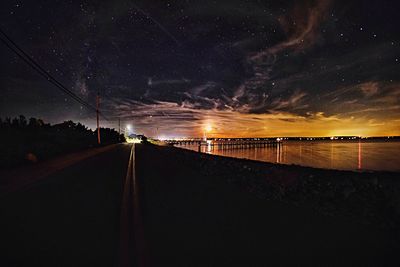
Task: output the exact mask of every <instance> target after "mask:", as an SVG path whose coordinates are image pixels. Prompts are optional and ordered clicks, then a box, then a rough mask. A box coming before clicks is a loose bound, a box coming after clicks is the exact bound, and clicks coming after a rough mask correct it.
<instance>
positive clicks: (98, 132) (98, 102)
mask: <svg viewBox="0 0 400 267" xmlns="http://www.w3.org/2000/svg"><path fill="white" fill-rule="evenodd" d="M99 105H100V97H99V93H97V96H96V115H97V143H98V144H99V145H100V144H101V141H100V126H99Z"/></svg>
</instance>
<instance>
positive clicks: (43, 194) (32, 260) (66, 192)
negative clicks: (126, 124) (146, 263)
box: [0, 145, 131, 266]
mask: <svg viewBox="0 0 400 267" xmlns="http://www.w3.org/2000/svg"><path fill="white" fill-rule="evenodd" d="M130 148H131V145H118V146H116V147H115V148H113V149H112V150H109V151H107V152H104V153H100V154H98V155H95V156H92V157H90V158H87V159H85V160H82V161H80V162H78V163H76V164H73V165H72V166H69V167H67V168H64V169H62V170H59V171H58V172H56V173H54V174H52V175H51V176H48V177H47V178H45V179H43V180H41V181H40V182H36V183H35V184H33V185H30V186H29V187H26V188H24V189H23V190H19V191H17V192H14V193H12V194H8V195H6V196H3V197H2V198H0V214H1V216H0V266H116V263H117V259H118V248H119V246H118V242H119V235H120V233H119V228H120V207H121V192H122V188H123V180H124V179H125V176H126V172H127V165H128V160H129V153H130Z"/></svg>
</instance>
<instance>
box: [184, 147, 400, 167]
mask: <svg viewBox="0 0 400 267" xmlns="http://www.w3.org/2000/svg"><path fill="white" fill-rule="evenodd" d="M181 147H182V148H187V149H191V150H196V151H198V146H194V145H192V146H181ZM201 152H205V153H210V154H214V155H221V156H229V157H236V158H246V159H253V160H259V161H266V162H273V163H283V164H297V165H303V166H310V167H318V168H328V169H340V170H386V171H400V157H399V152H400V142H396V141H390V142H383V141H356V142H354V141H353V142H352V141H347V142H343V141H315V142H310V141H307V142H302V141H286V142H283V143H282V145H280V146H276V147H255V148H228V149H221V148H219V147H217V146H211V145H210V144H208V145H207V146H202V147H201Z"/></svg>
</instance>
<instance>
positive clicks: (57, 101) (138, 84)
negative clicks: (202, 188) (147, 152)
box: [0, 0, 400, 137]
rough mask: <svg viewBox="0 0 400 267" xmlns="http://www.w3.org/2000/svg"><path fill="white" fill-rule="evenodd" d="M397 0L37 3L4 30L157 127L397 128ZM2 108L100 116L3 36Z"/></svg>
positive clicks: (2, 20) (57, 69)
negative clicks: (23, 57)
mask: <svg viewBox="0 0 400 267" xmlns="http://www.w3.org/2000/svg"><path fill="white" fill-rule="evenodd" d="M398 10H400V3H399V2H398V1H394V0H393V1H385V0H354V1H352V0H349V1H338V0H320V1H307V0H298V1H283V0H281V1H266V0H264V1H261V0H260V1H256V0H255V1H251V0H247V1H246V0H218V1H217V0H214V1H208V0H202V1H192V0H181V1H166V0H146V1H144V0H140V1H134V0H115V1H78V0H76V1H75V0H74V1H72V0H71V1H67V0H63V1H61V0H47V1H45V0H36V1H33V0H31V1H27V0H20V1H10V0H2V1H1V3H0V27H1V29H2V30H3V31H4V32H6V33H7V34H8V35H9V36H10V37H11V38H12V39H13V40H14V41H15V42H16V43H17V44H18V45H19V46H20V47H21V48H23V49H24V50H25V51H26V52H27V53H28V54H29V55H30V56H31V57H33V58H34V59H35V60H36V61H37V62H39V63H40V64H41V66H43V67H44V68H45V69H46V70H47V71H48V72H49V73H50V74H51V75H53V76H54V77H56V78H57V79H58V80H59V81H60V82H61V83H62V84H64V85H65V86H66V87H68V88H70V89H71V90H72V91H73V92H74V93H75V94H77V95H78V96H79V97H81V98H82V99H84V100H85V101H87V102H88V103H90V104H91V105H95V98H96V95H97V93H99V94H100V97H101V111H102V113H103V114H104V115H105V116H106V117H107V118H108V120H109V121H105V120H104V119H102V120H101V123H102V125H103V126H106V127H115V128H118V119H120V120H121V125H122V127H125V126H126V125H128V124H129V125H131V126H132V127H133V131H134V132H137V133H144V134H146V135H148V136H155V137H157V136H163V137H194V136H201V135H202V134H203V131H204V129H205V128H209V130H211V131H210V132H209V133H208V134H209V136H214V137H268V136H331V135H362V136H379V135H400V76H399V73H400V62H399V59H400V33H399V30H398V25H400V18H399V14H398ZM0 55H1V63H0V117H3V118H4V117H5V116H17V115H19V114H24V115H25V116H26V117H31V116H34V117H39V118H43V119H44V120H45V121H47V122H50V123H57V122H61V121H64V120H69V119H71V120H74V121H80V122H82V123H84V124H86V125H88V126H89V127H92V128H95V127H96V126H95V113H93V111H92V110H90V109H87V108H86V107H84V106H82V105H81V104H79V103H77V102H75V101H74V100H73V99H71V98H70V97H69V96H67V95H65V94H64V93H62V92H60V91H59V90H58V89H57V88H56V87H54V86H53V85H52V84H50V83H49V82H48V81H46V80H45V79H44V78H43V77H41V76H40V75H38V74H37V73H36V72H35V71H34V70H32V69H31V68H30V67H29V66H27V65H26V64H25V63H24V62H23V61H22V60H21V59H19V58H18V57H17V56H16V55H15V54H14V53H13V52H11V51H10V50H9V49H8V48H7V47H6V46H4V45H3V44H2V43H0Z"/></svg>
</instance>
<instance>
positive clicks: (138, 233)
mask: <svg viewBox="0 0 400 267" xmlns="http://www.w3.org/2000/svg"><path fill="white" fill-rule="evenodd" d="M135 163H136V162H135V144H133V145H132V148H131V153H130V156H129V163H128V170H127V173H126V177H125V181H124V188H123V193H122V206H121V216H120V258H119V263H120V266H123V267H128V266H133V265H135V266H136V265H138V266H148V260H147V258H148V257H147V249H146V247H147V246H146V243H145V238H144V231H143V220H142V216H141V211H140V205H139V183H138V180H137V179H136V178H137V177H136V168H135V165H136V164H135Z"/></svg>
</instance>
